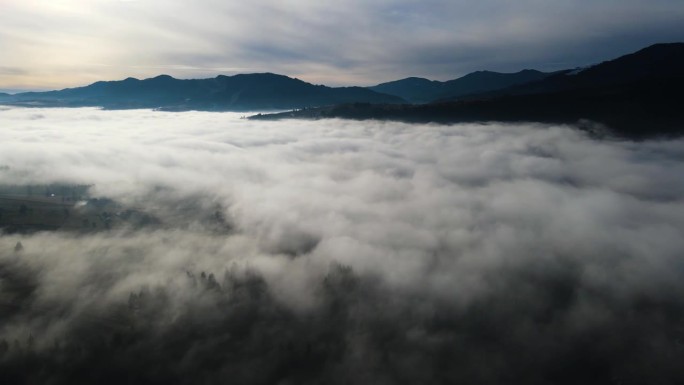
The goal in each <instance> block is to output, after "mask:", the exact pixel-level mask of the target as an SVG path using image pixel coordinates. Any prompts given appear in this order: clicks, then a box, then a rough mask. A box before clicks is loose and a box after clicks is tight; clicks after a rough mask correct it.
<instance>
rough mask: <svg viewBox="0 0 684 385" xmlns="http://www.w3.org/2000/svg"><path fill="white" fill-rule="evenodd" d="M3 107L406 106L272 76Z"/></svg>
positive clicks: (18, 98) (166, 83) (117, 86)
mask: <svg viewBox="0 0 684 385" xmlns="http://www.w3.org/2000/svg"><path fill="white" fill-rule="evenodd" d="M2 101H3V103H6V104H7V103H11V104H14V105H29V106H34V105H39V106H66V107H80V106H99V107H104V108H109V109H128V108H159V109H166V110H192V109H196V110H218V111H224V110H233V111H246V110H267V109H292V108H304V107H316V106H325V105H331V104H339V103H353V102H365V103H390V104H391V103H402V102H404V100H403V99H401V98H399V97H397V96H392V95H386V94H381V93H378V92H375V91H372V90H369V89H366V88H362V87H340V88H332V87H326V86H322V85H313V84H310V83H306V82H304V81H301V80H299V79H293V78H290V77H287V76H283V75H276V74H272V73H260V74H243V75H235V76H223V75H220V76H217V77H215V78H211V79H190V80H181V79H175V78H173V77H171V76H168V75H160V76H157V77H154V78H150V79H144V80H138V79H134V78H127V79H125V80H121V81H100V82H96V83H93V84H91V85H88V86H85V87H78V88H68V89H64V90H60V91H48V92H25V93H20V94H16V95H10V96H9V97H8V98H4V99H3V100H2Z"/></svg>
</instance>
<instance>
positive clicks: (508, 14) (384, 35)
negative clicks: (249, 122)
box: [0, 0, 684, 90]
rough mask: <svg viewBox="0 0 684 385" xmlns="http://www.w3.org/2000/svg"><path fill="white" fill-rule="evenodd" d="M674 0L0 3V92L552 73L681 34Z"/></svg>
mask: <svg viewBox="0 0 684 385" xmlns="http://www.w3.org/2000/svg"><path fill="white" fill-rule="evenodd" d="M681 25H684V2H682V1H681V0H648V1H645V0H574V1H559V0H518V1H514V2H513V1H508V0H483V1H470V0H468V1H466V0H424V1H409V0H347V1H334V2H333V1H323V0H253V1H249V2H244V1H230V0H228V1H226V0H193V1H183V0H49V1H48V0H0V89H4V90H17V89H53V88H63V87H70V86H78V85H84V84H88V83H90V82H93V81H97V80H103V79H104V80H116V79H123V78H125V77H128V76H134V77H138V78H145V77H151V76H155V75H157V74H160V73H167V74H170V75H173V76H175V77H179V78H197V77H213V76H216V75H218V74H227V75H231V74H236V73H249V72H265V71H268V72H275V73H281V74H286V75H289V76H293V77H298V78H301V79H303V80H306V81H309V82H313V83H323V84H327V85H372V84H376V83H379V82H383V81H389V80H394V79H398V78H402V77H407V76H422V77H427V78H430V79H437V80H447V79H452V78H456V77H459V76H461V75H464V74H466V73H468V72H471V71H475V70H481V69H488V70H494V71H518V70H520V69H524V68H537V69H540V70H555V69H562V68H568V67H575V66H580V65H585V64H590V63H594V62H599V61H602V60H607V59H611V58H614V57H616V56H618V55H621V54H625V53H628V52H631V51H634V50H637V49H639V48H642V47H644V46H647V45H650V44H653V43H657V42H667V41H682V40H684V29H683V28H681Z"/></svg>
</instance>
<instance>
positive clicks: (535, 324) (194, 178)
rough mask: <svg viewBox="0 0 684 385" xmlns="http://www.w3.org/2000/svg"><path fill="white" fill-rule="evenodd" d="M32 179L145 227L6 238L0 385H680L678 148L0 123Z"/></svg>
mask: <svg viewBox="0 0 684 385" xmlns="http://www.w3.org/2000/svg"><path fill="white" fill-rule="evenodd" d="M50 183H62V184H75V185H84V184H85V185H92V187H91V188H90V195H91V196H92V197H98V198H110V199H112V200H114V201H116V202H117V203H120V204H121V205H122V206H123V207H129V208H135V209H137V210H141V211H144V212H146V213H149V214H150V215H152V216H154V217H155V218H157V219H158V220H159V223H158V224H157V225H154V226H146V227H136V228H133V227H127V226H125V225H124V226H119V227H115V228H112V229H111V230H108V231H90V232H77V231H52V232H38V233H33V234H30V235H28V234H27V235H20V234H4V235H2V236H0V368H3V369H1V370H0V373H3V374H0V380H2V379H3V378H4V379H5V380H14V381H17V380H18V379H19V380H20V381H24V380H26V382H32V383H48V382H50V381H53V382H52V383H77V382H83V381H91V382H99V383H106V382H112V383H122V382H138V383H139V382H145V383H179V382H182V383H193V384H194V383H264V384H273V383H283V384H284V383H291V384H296V383H369V384H370V383H372V384H385V383H386V384H393V383H401V382H403V383H412V384H415V383H422V384H428V383H450V382H459V383H477V384H486V383H514V382H519V383H533V384H542V383H578V382H583V383H592V382H601V383H615V384H618V383H622V384H631V383H662V384H667V383H676V382H680V381H683V380H684V371H683V369H682V367H681V366H680V364H681V362H683V361H684V259H683V257H684V255H683V254H684V253H683V252H684V236H683V232H682V229H684V204H683V203H684V141H683V140H673V141H647V142H639V143H635V142H626V141H618V140H600V141H599V140H594V139H592V138H590V137H589V136H588V135H586V134H585V133H583V132H580V131H577V130H575V129H573V128H572V127H563V126H540V125H534V124H510V125H509V124H498V123H492V124H464V125H452V126H439V125H410V124H402V123H394V122H386V123H384V122H371V121H367V122H356V121H340V120H321V121H282V122H261V121H260V122H253V121H249V120H245V119H240V115H238V114H230V113H205V112H182V113H170V112H156V111H147V110H134V111H100V110H96V109H13V108H4V109H0V184H2V185H31V184H33V185H38V184H50ZM212 218H213V219H216V218H220V219H221V221H222V223H225V226H223V227H220V228H217V226H216V221H215V220H212ZM18 242H21V245H22V246H23V250H20V251H19V250H18V251H15V246H16V245H17V243H18ZM4 383H9V382H4ZM15 383H16V382H15Z"/></svg>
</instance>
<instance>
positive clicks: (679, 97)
mask: <svg viewBox="0 0 684 385" xmlns="http://www.w3.org/2000/svg"><path fill="white" fill-rule="evenodd" d="M682 90H684V43H668V44H656V45H652V46H650V47H647V48H644V49H642V50H640V51H637V52H634V53H632V54H628V55H625V56H622V57H619V58H616V59H614V60H609V61H605V62H603V63H599V64H596V65H592V66H588V67H585V68H575V69H568V70H563V71H557V72H551V73H548V72H546V73H545V72H540V71H536V70H529V69H527V70H523V71H520V72H516V73H498V72H491V71H477V72H473V73H470V74H467V75H465V76H463V77H460V78H457V79H454V80H449V81H445V82H440V81H433V80H428V79H424V78H418V77H410V78H406V79H401V80H396V81H392V82H387V83H382V84H378V85H376V86H372V87H365V88H364V87H327V86H323V85H313V84H310V83H307V82H304V81H302V80H299V79H296V78H290V77H287V76H284V75H277V74H272V73H258V74H242V75H234V76H224V75H220V76H217V77H215V78H209V79H188V80H183V79H175V78H173V77H171V76H168V75H160V76H157V77H154V78H150V79H144V80H138V79H134V78H128V79H125V80H121V81H100V82H96V83H93V84H90V85H88V86H85V87H78V88H68V89H64V90H59V91H48V92H25V93H19V94H14V95H9V94H3V93H0V104H6V105H19V106H42V107H81V106H97V107H103V108H107V109H128V108H156V109H162V110H207V111H250V110H251V111H254V110H260V111H265V110H292V111H290V112H286V113H278V114H262V115H258V116H255V117H253V118H254V119H281V118H308V119H311V118H314V119H317V118H328V117H337V118H351V119H387V120H402V121H410V122H440V123H455V122H473V121H535V122H552V123H573V124H574V123H577V122H578V121H592V122H596V123H600V124H602V125H604V126H607V127H610V128H611V129H613V130H614V131H616V132H618V133H619V134H621V135H625V136H629V137H648V136H654V135H656V136H657V135H668V136H671V135H683V134H684V108H682V107H681V106H682V105H684V103H682V102H684V100H683V99H684V97H683V93H682Z"/></svg>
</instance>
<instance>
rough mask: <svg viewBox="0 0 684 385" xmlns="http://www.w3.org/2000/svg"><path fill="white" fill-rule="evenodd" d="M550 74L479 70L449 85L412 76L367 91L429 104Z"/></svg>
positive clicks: (450, 82)
mask: <svg viewBox="0 0 684 385" xmlns="http://www.w3.org/2000/svg"><path fill="white" fill-rule="evenodd" d="M551 75H552V73H546V72H540V71H536V70H529V69H527V70H522V71H520V72H516V73H512V74H507V73H500V72H492V71H477V72H472V73H469V74H467V75H465V76H463V77H461V78H458V79H454V80H449V81H446V82H440V81H436V80H428V79H424V78H417V77H410V78H406V79H401V80H395V81H392V82H388V83H381V84H378V85H377V86H373V87H368V88H369V89H371V90H373V91H376V92H381V93H385V94H390V95H396V96H399V97H401V98H403V99H404V100H406V101H408V102H411V103H427V102H433V101H439V100H442V99H453V98H459V97H462V96H466V95H472V94H478V93H482V92H487V91H492V90H499V89H502V88H507V87H511V86H515V85H520V84H525V83H529V82H533V81H536V80H541V79H545V78H546V77H548V76H551Z"/></svg>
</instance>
